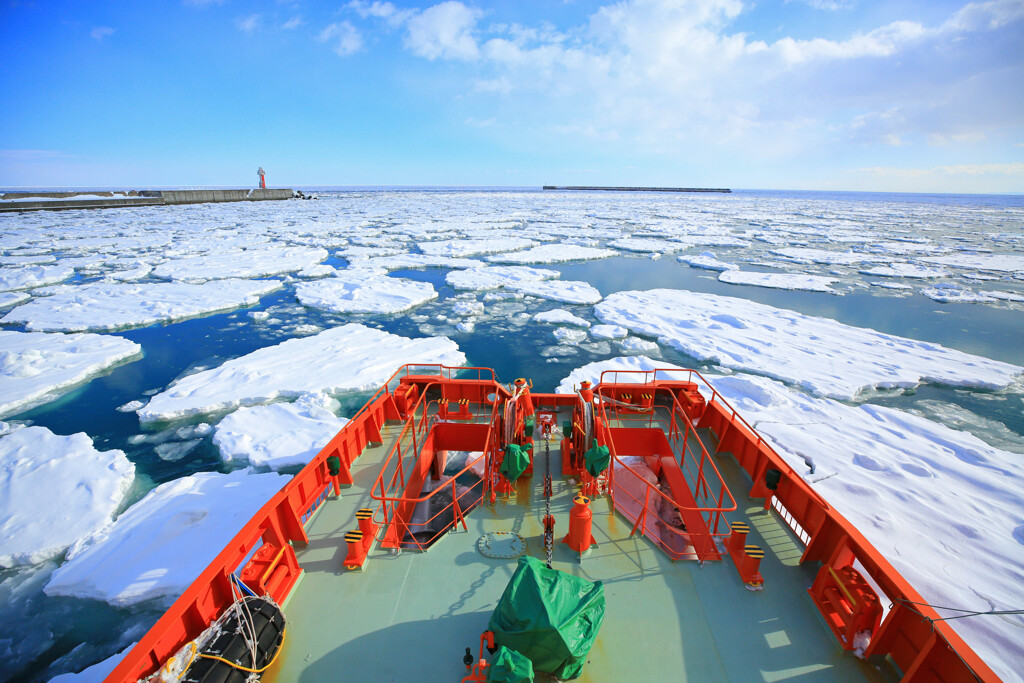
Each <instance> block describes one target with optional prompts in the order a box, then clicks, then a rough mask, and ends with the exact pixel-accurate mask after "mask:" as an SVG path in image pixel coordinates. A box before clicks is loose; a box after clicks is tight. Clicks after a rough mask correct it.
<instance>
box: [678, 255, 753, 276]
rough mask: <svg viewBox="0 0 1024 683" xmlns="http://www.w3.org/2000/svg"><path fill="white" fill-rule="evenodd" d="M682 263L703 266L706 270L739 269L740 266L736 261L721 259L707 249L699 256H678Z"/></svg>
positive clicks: (693, 266) (692, 266) (695, 266)
mask: <svg viewBox="0 0 1024 683" xmlns="http://www.w3.org/2000/svg"><path fill="white" fill-rule="evenodd" d="M678 258H679V262H680V263H685V264H686V265H688V266H690V267H691V268H703V269H704V270H717V271H724V270H738V269H739V266H737V265H736V264H735V263H726V262H725V261H719V260H718V257H717V256H715V254H714V252H711V251H705V252H703V253H701V254H700V255H699V256H689V255H686V254H683V255H682V256H680V257H678Z"/></svg>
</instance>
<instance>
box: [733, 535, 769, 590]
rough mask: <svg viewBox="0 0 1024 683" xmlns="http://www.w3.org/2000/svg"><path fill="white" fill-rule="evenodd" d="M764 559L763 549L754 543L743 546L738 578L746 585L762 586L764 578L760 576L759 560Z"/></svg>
mask: <svg viewBox="0 0 1024 683" xmlns="http://www.w3.org/2000/svg"><path fill="white" fill-rule="evenodd" d="M762 559H764V550H762V549H761V548H759V547H758V546H756V545H745V546H743V561H742V562H741V563H740V567H739V569H740V578H741V579H743V583H745V584H747V585H748V586H751V587H753V586H758V587H760V586H763V585H764V578H762V576H761V572H760V569H761V560H762Z"/></svg>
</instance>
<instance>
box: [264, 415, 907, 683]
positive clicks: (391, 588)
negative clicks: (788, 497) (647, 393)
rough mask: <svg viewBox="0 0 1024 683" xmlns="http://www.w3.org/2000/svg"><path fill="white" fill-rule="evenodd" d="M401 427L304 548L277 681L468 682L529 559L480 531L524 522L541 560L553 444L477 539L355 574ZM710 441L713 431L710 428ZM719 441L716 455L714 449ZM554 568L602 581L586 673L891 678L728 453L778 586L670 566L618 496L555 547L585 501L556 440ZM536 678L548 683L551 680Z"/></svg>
mask: <svg viewBox="0 0 1024 683" xmlns="http://www.w3.org/2000/svg"><path fill="white" fill-rule="evenodd" d="M399 429H400V426H398V425H394V426H391V425H389V426H388V427H387V428H386V429H385V434H384V441H385V443H384V446H381V447H377V448H369V449H367V450H366V451H365V452H364V453H363V454H362V455H361V456H360V457H359V458H358V459H357V460H356V462H355V463H354V465H353V470H352V473H353V477H354V479H355V484H354V485H353V486H352V487H350V488H347V489H343V490H342V494H341V496H340V497H339V498H331V499H329V500H328V501H327V502H326V503H325V504H324V505H323V506H322V508H321V509H320V510H319V511H318V512H317V513H316V516H315V517H314V519H313V521H312V523H311V524H310V526H309V528H308V534H309V539H310V543H309V545H308V546H307V547H306V548H304V549H302V550H299V551H298V558H299V563H300V564H301V565H302V567H303V568H304V570H305V571H304V573H303V576H302V578H301V580H300V582H299V584H298V585H297V587H296V588H295V590H294V591H293V592H292V595H291V596H290V597H289V599H288V601H287V602H286V604H285V605H284V608H285V613H286V615H287V617H288V626H287V638H286V640H285V643H284V650H283V651H282V653H281V655H280V657H279V658H278V661H277V663H276V664H275V665H274V666H273V667H272V668H271V669H270V670H269V671H268V672H267V674H266V675H265V676H264V680H265V681H268V682H277V681H280V682H292V681H296V682H301V683H313V682H317V683H319V682H321V681H354V682H359V681H366V682H370V681H373V682H374V683H378V682H383V681H401V682H406V681H438V682H442V681H443V682H446V683H447V682H451V681H459V680H461V678H462V677H463V676H464V675H465V674H466V670H465V667H464V666H463V664H462V657H463V655H464V653H465V648H466V647H470V648H471V651H472V653H473V655H474V657H476V656H477V654H478V649H479V642H480V633H481V632H482V631H483V630H485V629H486V627H487V622H488V619H489V618H490V614H491V611H492V610H493V609H494V607H495V604H496V603H497V600H498V598H499V597H500V596H501V594H502V592H503V591H504V589H505V585H506V583H507V582H508V580H509V578H511V576H512V573H513V571H514V570H515V568H516V560H499V559H490V558H487V557H484V556H483V555H481V554H480V553H479V552H477V550H476V543H477V539H478V538H479V537H480V536H481V535H483V534H485V533H488V532H491V531H514V532H517V533H519V534H521V535H522V536H523V537H524V538H525V539H526V541H527V553H529V554H530V555H533V556H535V557H540V558H543V557H544V545H543V526H542V521H541V520H542V519H543V517H544V514H545V513H544V498H543V480H544V477H543V472H544V452H545V449H544V442H543V441H540V440H538V442H537V455H538V457H537V458H536V461H535V472H534V474H533V476H532V478H531V479H526V480H520V486H519V488H518V492H517V495H516V496H515V497H514V498H512V499H510V500H504V501H503V500H502V499H500V498H499V500H498V502H497V503H496V504H495V505H493V506H491V505H488V504H486V503H485V504H483V505H481V506H479V507H478V508H477V509H475V510H473V511H472V513H471V514H470V515H469V516H468V518H467V522H468V525H469V531H468V533H467V532H466V531H463V530H462V529H461V527H459V531H458V532H455V533H449V534H447V535H446V537H444V538H442V539H440V540H439V541H438V542H437V543H435V544H434V546H433V547H432V548H431V549H430V550H429V551H427V552H425V553H421V552H418V551H408V550H406V551H403V552H402V553H401V554H399V555H397V556H396V555H392V554H390V553H388V552H387V551H384V550H381V549H375V550H373V551H372V552H371V554H370V557H369V559H368V561H367V564H366V565H365V570H364V571H361V572H352V571H346V570H345V569H344V568H343V567H342V561H343V560H344V558H345V555H346V552H347V550H346V547H345V542H344V539H343V537H344V534H345V532H347V531H349V530H351V529H354V528H355V527H356V522H355V512H356V510H357V509H359V508H360V507H364V506H367V507H376V505H371V504H372V503H374V501H372V500H371V498H370V495H369V487H370V486H371V485H372V484H373V481H374V479H375V477H376V476H377V474H378V472H379V469H380V464H381V459H382V458H383V457H384V456H385V455H386V453H387V452H388V448H389V446H390V445H391V443H393V442H394V439H395V438H396V437H397V434H398V432H399ZM700 432H701V438H702V439H704V440H705V442H706V443H707V442H709V441H710V440H711V439H713V438H714V437H713V436H711V435H710V433H708V432H706V430H700ZM708 445H709V451H711V452H713V450H712V448H711V447H710V443H709V444H708ZM550 450H551V454H550V457H551V472H552V475H553V478H554V496H553V498H552V500H551V510H552V514H553V515H554V516H555V519H556V520H557V522H556V526H555V536H556V547H555V552H554V562H553V566H554V567H555V568H556V569H560V570H563V571H566V572H569V573H571V574H574V575H577V576H582V577H584V578H587V579H589V580H598V579H600V580H601V581H603V582H604V585H605V594H606V602H607V611H606V614H605V619H604V623H603V625H602V627H601V631H600V635H599V636H598V638H597V640H596V642H595V644H594V647H593V649H592V650H591V652H590V655H589V658H588V663H587V665H586V667H585V668H584V670H583V674H582V676H581V677H580V678H579V679H577V680H579V681H638V680H645V681H646V680H658V681H668V680H671V681H701V682H705V683H706V682H713V681H742V682H744V683H747V682H752V681H784V680H798V681H801V683H802V682H804V681H829V682H833V681H848V680H849V681H864V680H869V681H882V680H888V676H886V675H885V674H883V672H882V671H879V670H878V669H877V668H876V667H875V666H873V665H872V664H869V663H866V662H863V661H861V660H859V659H857V658H855V657H854V656H853V655H852V654H850V653H847V652H844V651H843V650H842V649H841V648H840V647H839V645H838V643H837V642H836V640H835V638H834V637H833V635H832V634H831V632H830V631H829V630H828V628H827V627H826V626H825V623H824V621H823V619H822V618H821V616H820V615H819V614H818V612H817V610H816V608H815V607H814V606H813V605H812V603H811V601H810V598H809V596H808V595H807V592H806V589H807V587H809V586H810V584H811V582H812V581H813V578H814V576H813V570H812V569H811V568H807V567H801V566H800V565H799V557H800V553H801V550H802V546H801V545H800V544H799V541H798V540H797V539H796V538H795V536H793V535H792V533H791V532H790V531H789V529H788V528H787V527H786V526H785V525H784V524H783V523H782V522H781V521H780V520H779V518H778V517H777V515H775V514H774V513H772V514H769V513H766V512H764V511H763V509H762V507H761V505H760V504H759V503H760V502H759V501H756V502H751V501H748V500H747V499H746V497H745V495H743V494H744V493H745V492H746V491H748V490H749V487H750V482H749V479H747V477H746V475H745V473H743V472H742V471H741V470H740V469H739V467H738V466H737V465H736V464H735V462H734V461H733V459H732V458H731V457H730V456H727V455H724V454H723V455H719V456H716V460H717V462H718V465H719V468H720V470H721V471H722V474H723V476H724V477H725V479H726V482H727V483H728V484H729V487H730V490H732V491H733V495H734V496H735V497H736V499H737V501H738V507H739V509H738V510H737V511H736V512H732V513H729V514H728V515H727V516H728V518H729V519H730V521H733V522H736V521H746V522H747V523H749V524H750V527H751V533H750V536H749V539H750V540H749V541H748V542H751V543H756V544H758V545H761V546H762V547H763V548H764V549H765V551H766V553H765V558H764V560H763V561H762V563H761V573H762V575H763V576H764V579H765V590H763V591H760V592H751V591H748V590H745V589H744V587H743V585H742V583H741V582H740V580H739V576H738V574H737V571H736V569H735V567H734V566H733V565H732V562H731V561H730V560H729V559H728V558H726V559H724V560H723V561H721V562H705V563H704V565H703V566H700V565H699V564H698V563H697V562H695V561H677V562H673V561H671V560H670V559H669V558H668V557H667V556H666V555H665V554H664V553H663V552H662V551H661V550H659V549H657V548H656V547H655V546H654V544H653V543H652V542H650V541H648V540H647V539H646V538H644V537H642V536H640V535H637V536H635V537H632V538H630V537H629V532H630V527H631V525H630V524H629V523H628V521H627V520H626V519H625V518H623V517H620V516H618V515H616V514H614V513H611V502H610V500H609V499H608V498H599V499H597V500H595V501H594V503H593V504H592V505H591V508H592V510H593V513H594V517H593V522H594V524H593V535H594V538H595V540H596V541H597V543H598V547H596V548H593V549H592V552H591V554H590V555H589V556H587V557H585V558H584V559H583V562H582V564H581V563H580V562H579V561H578V559H577V557H576V556H575V553H573V552H572V551H571V550H570V549H569V548H568V546H566V545H563V544H560V543H557V540H558V539H560V538H561V537H562V536H564V535H565V533H566V532H567V530H568V514H569V509H570V508H571V507H572V498H573V495H574V494H575V490H574V489H573V487H571V486H570V485H569V483H568V482H567V481H566V480H565V479H563V478H562V477H561V476H560V474H556V473H560V472H561V461H560V455H559V451H558V442H557V441H556V440H555V439H554V438H552V441H551V448H550ZM538 680H545V679H544V678H543V677H538Z"/></svg>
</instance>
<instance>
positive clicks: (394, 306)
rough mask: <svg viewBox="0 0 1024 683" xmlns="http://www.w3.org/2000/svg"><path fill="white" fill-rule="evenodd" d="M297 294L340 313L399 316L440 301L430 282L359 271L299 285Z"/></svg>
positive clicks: (311, 302) (342, 272)
mask: <svg viewBox="0 0 1024 683" xmlns="http://www.w3.org/2000/svg"><path fill="white" fill-rule="evenodd" d="M295 293H296V294H297V295H298V297H299V301H301V302H302V303H303V305H306V306H315V307H316V308H326V309H328V310H331V311H336V312H338V313H398V312H400V311H404V310H407V309H410V308H412V307H413V306H417V305H419V304H421V303H423V302H424V301H430V300H431V299H435V298H437V291H436V290H435V289H434V286H433V285H431V284H430V283H429V282H417V281H415V280H406V279H403V278H394V277H387V276H384V275H377V276H369V277H367V276H366V273H365V272H362V271H360V270H358V269H357V270H355V271H353V272H352V273H348V272H346V271H340V272H339V273H338V275H337V276H336V277H332V278H327V279H323V280H316V281H313V282H302V283H299V284H298V285H296V286H295Z"/></svg>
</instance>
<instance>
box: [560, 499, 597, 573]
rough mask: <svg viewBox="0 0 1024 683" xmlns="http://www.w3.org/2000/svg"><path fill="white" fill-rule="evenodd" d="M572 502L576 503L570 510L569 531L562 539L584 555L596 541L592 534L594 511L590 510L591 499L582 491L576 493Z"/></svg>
mask: <svg viewBox="0 0 1024 683" xmlns="http://www.w3.org/2000/svg"><path fill="white" fill-rule="evenodd" d="M572 502H573V503H575V505H573V506H572V510H570V511H569V533H568V534H567V535H566V537H565V538H563V539H562V543H567V544H569V547H570V548H572V549H573V550H575V551H576V552H578V553H579V554H580V557H582V556H583V553H585V552H587V551H588V550H589V549H590V544H591V543H593V542H594V537H593V536H592V535H591V534H590V528H591V525H592V523H593V518H594V513H593V512H591V511H590V499H589V498H587V497H586V496H584V495H583V494H582V493H578V494H576V497H575V498H573V499H572Z"/></svg>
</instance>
